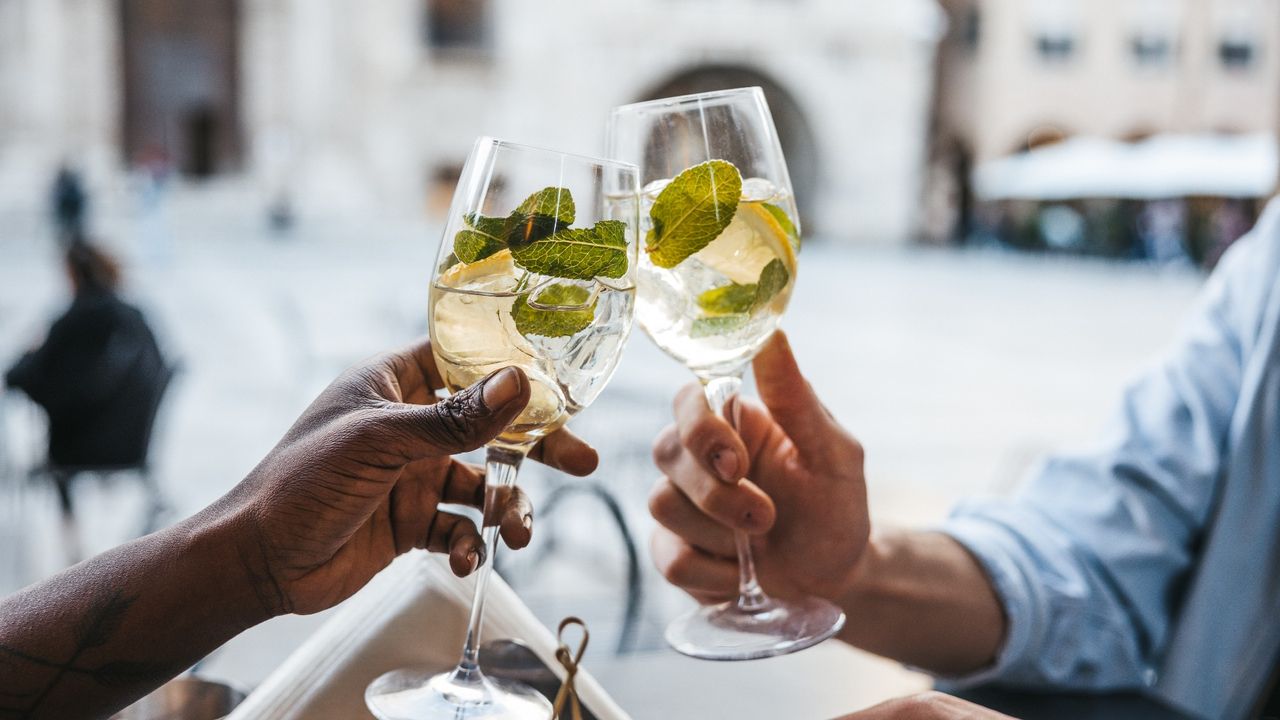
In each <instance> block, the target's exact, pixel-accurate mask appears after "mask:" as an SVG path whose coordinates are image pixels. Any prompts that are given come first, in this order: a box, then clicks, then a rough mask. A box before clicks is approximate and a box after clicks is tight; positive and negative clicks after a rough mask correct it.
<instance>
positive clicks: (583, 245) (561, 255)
mask: <svg viewBox="0 0 1280 720" xmlns="http://www.w3.org/2000/svg"><path fill="white" fill-rule="evenodd" d="M626 232H627V226H626V224H625V223H623V222H622V221H620V220H601V221H600V222H598V223H596V224H595V226H594V227H591V228H576V229H575V228H564V229H562V230H559V231H557V232H556V233H555V234H554V235H550V236H548V237H545V238H542V239H540V240H537V241H534V242H531V243H528V244H525V245H520V246H516V245H514V244H513V245H512V248H511V255H512V257H514V258H515V261H516V264H518V265H519V266H520V267H522V268H524V269H525V270H528V271H530V272H535V273H538V274H539V275H550V276H551V277H559V278H566V279H569V280H590V279H592V278H594V277H596V276H597V275H599V276H603V277H608V278H619V277H622V276H623V275H625V274H626V273H627V237H626Z"/></svg>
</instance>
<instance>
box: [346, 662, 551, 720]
mask: <svg viewBox="0 0 1280 720" xmlns="http://www.w3.org/2000/svg"><path fill="white" fill-rule="evenodd" d="M455 675H456V673H455V671H452V670H451V671H449V672H445V673H440V674H432V673H430V672H427V671H424V670H393V671H391V672H389V673H387V674H385V675H382V676H381V677H379V678H378V679H377V680H374V681H373V682H372V683H370V684H369V687H368V688H366V689H365V691H364V702H365V705H367V706H368V708H369V711H370V712H372V713H373V715H374V717H376V718H378V720H461V719H462V718H484V719H485V720H547V718H549V717H551V703H550V702H548V701H547V699H546V698H545V697H543V696H542V695H540V694H539V693H538V692H537V691H536V690H534V689H533V688H531V687H528V686H526V685H522V684H520V683H516V682H510V681H507V680H490V679H489V678H487V677H484V676H483V675H480V676H479V678H478V680H475V681H472V682H458V681H457V680H456V677H455Z"/></svg>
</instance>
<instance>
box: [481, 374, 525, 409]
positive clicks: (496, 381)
mask: <svg viewBox="0 0 1280 720" xmlns="http://www.w3.org/2000/svg"><path fill="white" fill-rule="evenodd" d="M522 382H523V380H522V378H521V374H520V371H519V370H516V369H515V368H510V367H509V368H503V369H501V370H499V371H498V372H496V373H494V374H493V375H490V376H489V379H488V380H485V381H484V390H483V392H482V393H481V399H482V400H483V401H484V406H485V407H486V408H488V409H489V410H497V409H498V408H501V407H502V406H504V405H506V404H507V403H509V402H511V401H512V400H514V399H515V398H516V396H517V395H519V394H520V386H521V384H522Z"/></svg>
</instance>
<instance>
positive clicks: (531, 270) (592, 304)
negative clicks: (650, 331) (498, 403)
mask: <svg viewBox="0 0 1280 720" xmlns="http://www.w3.org/2000/svg"><path fill="white" fill-rule="evenodd" d="M638 189H639V175H638V171H637V169H636V167H635V166H634V165H630V164H627V163H622V162H615V161H612V160H599V159H595V158H590V157H582V156H578V155H570V154H567V153H562V152H557V151H553V150H544V149H540V148H534V147H529V146H525V145H517V144H515V143H511V142H507V141H504V140H496V139H493V138H480V139H479V140H477V141H476V144H475V147H474V148H473V149H472V151H471V155H470V156H469V157H468V159H467V162H466V165H465V166H464V167H463V170H462V176H461V177H460V179H459V181H458V186H457V189H456V190H455V192H454V197H453V204H452V206H451V207H450V210H449V218H448V223H447V225H446V227H445V232H444V237H443V239H442V241H441V244H440V251H439V253H438V262H437V263H436V267H435V273H434V278H433V280H432V284H431V293H430V326H431V348H432V350H433V351H434V353H435V357H436V364H437V365H438V367H439V369H440V374H441V375H442V376H443V378H444V383H445V385H446V387H447V388H448V389H449V391H450V392H457V391H459V390H462V389H463V388H466V387H467V386H469V385H471V384H472V383H474V382H476V381H477V380H480V379H482V378H484V377H485V376H487V375H488V374H489V373H491V372H493V371H495V370H497V369H499V368H503V367H507V366H512V365H514V366H517V367H519V368H521V369H522V370H523V371H524V373H525V375H527V376H528V378H529V383H530V385H531V392H530V399H529V404H528V406H527V407H526V408H525V409H524V411H523V412H521V413H520V415H519V416H518V417H516V419H515V420H513V421H512V422H511V424H510V425H508V426H507V428H506V430H505V431H504V432H503V433H502V434H501V435H499V436H498V437H497V438H495V439H494V440H493V441H492V442H490V443H489V444H488V446H487V457H486V462H485V482H486V484H487V486H488V492H487V493H486V496H485V497H486V501H485V502H486V504H488V503H489V502H492V501H493V498H494V497H495V493H494V492H493V490H494V488H495V487H501V486H508V485H511V484H513V483H514V482H515V479H516V473H517V470H518V469H519V467H520V462H521V461H522V460H523V459H524V457H525V455H526V453H527V452H528V451H529V449H530V448H531V447H533V445H534V444H535V443H537V441H538V440H539V439H540V438H542V437H544V436H546V435H547V434H549V433H551V432H553V431H554V430H556V429H557V428H559V427H560V426H561V425H563V424H564V423H565V422H566V421H568V420H569V418H571V417H573V415H574V414H576V413H577V412H578V411H580V410H582V409H583V408H585V407H587V406H588V405H589V404H591V401H592V400H594V399H595V398H596V396H597V395H598V394H599V393H600V391H601V390H602V389H603V388H604V386H605V384H606V383H607V382H608V381H609V377H610V376H611V375H612V374H613V371H614V369H615V368H616V367H617V364H618V359H619V356H620V355H621V353H622V348H623V345H624V344H625V342H626V339H627V336H628V334H629V333H630V331H631V321H632V317H633V314H634V306H635V295H636V290H635V277H636V264H637V253H638V250H637V248H638V244H639V242H638V241H639V216H638V213H637V210H636V208H637V207H638V203H637V202H636V201H635V199H634V198H635V197H636V196H637V192H638ZM606 198H609V200H606ZM626 199H630V202H629V203H624V202H620V200H626ZM487 515H488V513H486V516H487ZM483 536H484V542H485V545H486V548H487V550H488V552H487V554H486V556H485V557H486V558H487V559H486V561H485V563H484V565H483V566H482V567H480V568H479V572H478V574H477V577H476V590H475V598H474V600H473V603H472V606H471V616H470V621H469V623H468V628H467V635H466V642H465V644H464V646H463V649H462V659H461V660H460V661H459V663H458V665H457V667H455V668H454V669H453V670H451V671H449V672H446V673H442V674H439V675H435V676H430V675H429V674H427V673H422V672H414V671H411V670H396V671H393V672H390V673H387V674H386V675H383V676H382V677H380V678H378V679H377V680H375V681H374V682H373V683H372V684H371V685H370V686H369V687H368V689H367V690H366V691H365V702H366V704H367V705H368V706H369V709H370V710H371V711H372V712H373V714H374V715H376V716H377V717H378V718H381V720H436V719H437V718H450V719H451V720H453V719H456V718H486V719H493V720H497V719H502V720H509V719H521V720H523V719H525V718H529V719H532V718H537V720H545V719H546V718H547V717H550V713H551V705H550V703H548V702H547V700H546V699H545V698H543V697H542V696H541V695H539V694H538V693H537V692H535V691H534V690H532V689H531V688H528V687H526V686H523V685H519V684H516V683H511V682H504V681H499V680H494V679H490V678H487V677H485V676H484V675H483V674H482V673H481V671H480V667H479V664H478V662H477V653H478V651H479V647H480V624H481V618H482V615H483V612H484V600H485V589H486V587H487V584H488V580H489V575H490V573H491V572H492V568H493V561H494V557H495V556H496V554H497V550H498V528H497V527H496V526H490V527H486V528H484V530H483Z"/></svg>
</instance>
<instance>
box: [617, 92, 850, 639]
mask: <svg viewBox="0 0 1280 720" xmlns="http://www.w3.org/2000/svg"><path fill="white" fill-rule="evenodd" d="M608 142H609V151H608V152H609V155H610V156H611V157H617V158H620V159H623V160H629V161H632V162H635V163H636V164H637V165H639V166H640V174H641V182H642V183H644V184H643V188H642V190H641V205H642V207H641V222H642V229H643V230H644V231H645V233H646V235H645V248H644V250H645V251H644V252H642V253H641V254H640V255H641V258H640V274H639V278H638V284H639V289H640V294H639V299H638V301H637V303H638V305H637V310H636V317H637V318H638V319H639V321H640V325H641V327H643V328H644V330H645V332H646V333H648V334H649V337H651V338H653V341H654V342H655V343H656V344H657V345H658V347H660V348H662V349H663V350H664V351H666V352H667V353H668V354H669V355H671V356H672V357H674V358H676V359H677V360H679V361H680V362H682V363H684V364H685V365H686V366H688V367H689V369H690V370H692V371H693V373H694V375H696V376H697V377H698V379H699V380H700V381H701V382H702V385H703V388H704V391H705V393H706V397H707V403H708V405H710V407H711V410H712V411H713V412H715V413H716V414H722V413H723V409H724V406H725V403H726V402H727V401H728V399H729V398H730V397H732V396H733V395H734V394H735V393H737V392H738V390H739V389H740V388H741V386H742V376H743V373H744V372H745V370H746V368H747V366H748V365H749V364H750V362H751V359H752V358H754V357H755V355H756V353H757V352H759V351H760V348H761V347H762V346H763V345H764V343H765V342H766V341H767V340H768V339H769V336H770V335H772V334H773V332H774V331H775V330H776V329H777V328H778V323H779V321H780V320H781V317H782V313H783V311H784V310H785V309H786V307H787V303H788V301H789V300H790V298H791V291H792V288H793V287H794V286H795V281H796V271H797V259H796V254H797V252H798V251H799V249H800V222H799V220H798V218H797V215H796V205H795V196H794V195H793V193H792V190H791V179H790V176H789V175H788V174H787V166H786V160H785V159H784V158H783V155H782V148H781V146H780V145H779V143H778V136H777V131H776V130H775V128H774V125H773V118H772V116H771V115H770V113H769V107H768V104H767V103H766V102H765V98H764V93H763V92H762V91H761V90H760V88H740V89H735V90H723V91H718V92H711V93H702V94H698V95H686V96H682V97H674V98H664V99H661V100H653V101H650V102H643V103H637V104H634V105H624V106H622V107H619V108H616V109H614V111H613V115H612V116H611V118H610V122H609V141H608ZM734 537H735V540H736V545H737V550H738V565H739V576H740V580H739V593H738V598H737V599H736V600H734V601H731V602H727V603H721V604H719V605H709V606H705V607H701V608H697V609H695V610H693V611H691V612H689V613H687V614H686V615H684V616H682V617H680V618H678V619H676V620H675V621H674V622H672V624H671V625H670V626H668V628H667V634H666V637H667V641H668V643H670V644H671V646H672V647H674V648H675V649H676V650H678V651H679V652H682V653H684V654H686V655H691V656H693V657H698V658H704V659H709V660H750V659H755V658H764V657H771V656H774V655H782V654H785V653H790V652H795V651H797V650H801V649H804V648H807V647H810V646H812V645H814V644H816V643H818V642H821V641H822V640H825V639H827V638H829V637H831V636H832V635H834V634H835V633H837V632H839V630H840V628H841V627H842V626H843V625H844V620H845V617H844V613H843V612H841V611H840V609H839V608H838V607H837V606H835V605H834V604H832V603H830V602H828V601H826V600H823V599H821V598H812V597H811V598H801V599H798V600H789V601H784V600H779V599H776V598H771V597H769V596H768V595H766V594H765V592H764V590H763V589H761V587H760V583H759V582H758V580H757V578H756V571H755V564H754V562H753V559H752V552H751V542H750V538H749V537H748V536H747V534H746V533H744V532H742V531H737V532H735V533H734Z"/></svg>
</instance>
